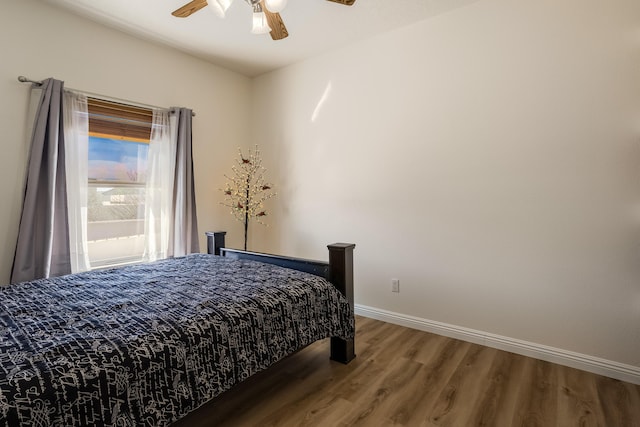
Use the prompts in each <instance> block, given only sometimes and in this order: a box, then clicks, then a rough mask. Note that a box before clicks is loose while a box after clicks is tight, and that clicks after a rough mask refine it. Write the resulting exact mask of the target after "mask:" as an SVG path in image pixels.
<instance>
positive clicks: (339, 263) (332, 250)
mask: <svg viewBox="0 0 640 427" xmlns="http://www.w3.org/2000/svg"><path fill="white" fill-rule="evenodd" d="M205 234H206V235H207V253H210V254H215V255H223V256H228V257H229V256H230V257H233V258H237V259H253V260H256V261H262V262H267V263H271V264H276V265H280V266H283V267H288V268H293V269H296V270H300V271H306V272H308V273H312V274H315V275H318V276H321V277H324V278H325V279H327V280H329V281H330V282H331V283H333V285H334V286H335V287H336V288H337V289H338V290H339V291H340V292H342V294H343V295H344V296H345V297H346V298H347V300H348V301H349V305H350V306H351V311H352V312H353V306H354V300H353V249H354V248H355V247H356V245H354V244H352V243H334V244H332V245H329V246H327V247H328V248H329V263H328V264H327V263H326V262H320V261H309V260H303V259H296V258H289V257H282V256H277V255H269V254H259V253H254V252H247V251H239V250H235V249H229V250H225V251H223V250H222V249H226V248H225V235H226V234H227V233H226V231H207V232H206V233H205ZM354 357H356V354H355V341H354V338H350V339H348V340H345V339H342V338H337V337H332V338H331V359H332V360H335V361H337V362H342V363H349V362H351V361H352V360H353V358H354Z"/></svg>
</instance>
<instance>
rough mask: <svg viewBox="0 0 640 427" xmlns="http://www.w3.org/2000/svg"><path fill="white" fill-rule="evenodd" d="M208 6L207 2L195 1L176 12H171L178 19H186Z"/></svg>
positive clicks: (205, 0) (202, 0)
mask: <svg viewBox="0 0 640 427" xmlns="http://www.w3.org/2000/svg"><path fill="white" fill-rule="evenodd" d="M206 5H207V0H193V1H191V2H189V3H187V4H185V5H184V6H182V7H181V8H179V9H176V10H174V11H173V12H171V14H172V15H173V16H176V17H178V18H186V17H187V16H189V15H191V14H192V13H196V12H197V11H199V10H200V9H202V8H203V7H205V6H206Z"/></svg>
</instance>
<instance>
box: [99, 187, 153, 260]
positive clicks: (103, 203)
mask: <svg viewBox="0 0 640 427" xmlns="http://www.w3.org/2000/svg"><path fill="white" fill-rule="evenodd" d="M144 201H145V188H144V186H137V187H135V186H132V185H118V184H114V185H113V186H110V187H105V186H103V185H102V184H100V185H98V184H92V183H90V184H89V194H88V218H87V219H88V221H87V240H88V250H89V261H90V262H91V266H92V267H99V266H104V265H113V264H120V263H125V262H132V261H138V260H140V259H142V255H143V253H144Z"/></svg>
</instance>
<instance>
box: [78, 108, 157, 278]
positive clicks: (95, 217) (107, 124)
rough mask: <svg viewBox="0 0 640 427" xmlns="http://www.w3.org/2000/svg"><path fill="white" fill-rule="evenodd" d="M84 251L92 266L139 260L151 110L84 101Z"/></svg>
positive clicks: (142, 231)
mask: <svg viewBox="0 0 640 427" xmlns="http://www.w3.org/2000/svg"><path fill="white" fill-rule="evenodd" d="M88 112H89V159H88V178H89V182H88V197H87V199H88V200H87V202H88V212H87V241H88V242H87V249H88V252H89V254H88V255H89V261H90V263H91V267H92V268H96V267H104V266H110V265H119V264H126V263H132V262H137V261H140V260H141V259H142V256H143V254H144V241H145V236H144V230H145V225H144V214H145V185H146V174H147V158H148V152H149V138H150V133H151V121H152V117H153V113H152V111H151V110H148V109H145V108H140V107H135V106H130V105H125V104H120V103H115V102H110V101H104V100H98V99H93V98H89V99H88Z"/></svg>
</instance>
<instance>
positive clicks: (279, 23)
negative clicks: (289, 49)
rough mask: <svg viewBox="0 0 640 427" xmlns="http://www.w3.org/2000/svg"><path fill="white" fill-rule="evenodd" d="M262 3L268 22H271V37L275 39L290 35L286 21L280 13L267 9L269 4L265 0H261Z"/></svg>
mask: <svg viewBox="0 0 640 427" xmlns="http://www.w3.org/2000/svg"><path fill="white" fill-rule="evenodd" d="M260 5H261V6H262V11H263V12H264V14H265V15H266V16H267V22H268V23H269V27H270V28H271V33H270V34H271V38H272V39H273V40H282V39H284V38H286V37H287V36H289V32H288V31H287V27H285V26H284V21H283V20H282V17H281V16H280V14H279V13H274V12H270V11H269V9H267V6H266V5H265V4H264V0H261V1H260Z"/></svg>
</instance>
